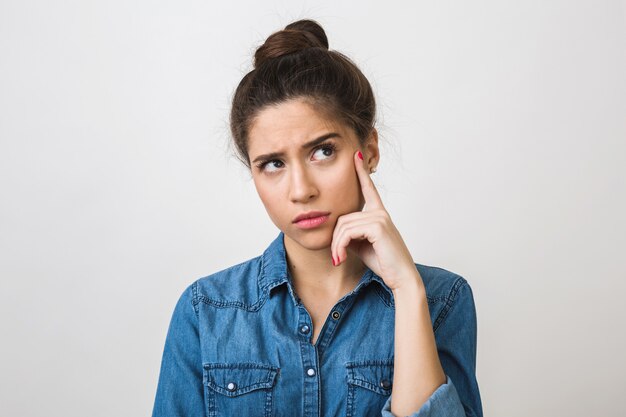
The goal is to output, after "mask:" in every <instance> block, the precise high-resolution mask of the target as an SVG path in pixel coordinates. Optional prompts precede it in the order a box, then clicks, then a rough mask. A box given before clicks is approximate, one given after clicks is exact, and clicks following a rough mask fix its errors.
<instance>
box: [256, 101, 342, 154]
mask: <svg viewBox="0 0 626 417" xmlns="http://www.w3.org/2000/svg"><path fill="white" fill-rule="evenodd" d="M331 132H336V133H337V134H338V135H339V137H340V139H341V138H343V139H347V140H349V139H350V134H351V129H349V128H347V126H345V125H344V123H342V122H340V121H339V120H338V119H337V118H333V117H330V116H329V115H327V113H326V112H321V111H319V110H317V109H316V108H315V106H313V105H311V104H309V103H307V102H306V101H304V100H290V101H286V102H283V103H280V104H276V105H272V106H268V107H267V108H265V109H263V110H261V111H260V112H259V114H258V115H257V116H256V117H255V119H254V121H253V122H252V124H251V127H250V131H249V135H248V153H249V155H250V157H253V156H254V154H255V153H261V152H267V151H268V148H279V147H280V148H285V147H287V148H291V147H300V146H301V145H302V144H304V143H306V142H309V141H311V140H314V139H316V138H318V137H320V136H322V135H325V134H328V133H331ZM269 150H270V151H272V152H273V151H278V149H277V150H274V149H269Z"/></svg>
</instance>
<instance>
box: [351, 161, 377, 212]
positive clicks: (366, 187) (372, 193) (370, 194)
mask: <svg viewBox="0 0 626 417" xmlns="http://www.w3.org/2000/svg"><path fill="white" fill-rule="evenodd" d="M354 165H355V166H356V174H357V177H358V178H359V183H360V184H361V192H362V193H363V198H364V199H365V205H366V206H367V208H369V209H372V208H384V206H383V201H382V200H381V199H380V195H379V194H378V190H377V189H376V186H375V185H374V181H372V178H370V174H369V172H367V170H366V169H365V161H364V160H363V154H362V153H361V151H357V152H356V153H355V154H354Z"/></svg>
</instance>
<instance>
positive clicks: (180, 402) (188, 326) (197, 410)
mask: <svg viewBox="0 0 626 417" xmlns="http://www.w3.org/2000/svg"><path fill="white" fill-rule="evenodd" d="M194 285H195V284H192V285H190V286H189V287H188V288H187V289H186V290H185V291H184V292H183V294H182V295H181V297H180V298H179V300H178V302H177V304H176V307H175V308H174V313H173V314H172V319H171V321H170V325H169V329H168V331H167V336H166V339H165V347H164V349H163V358H162V360H161V370H160V373H159V382H158V385H157V391H156V398H155V401H154V408H153V411H152V417H165V416H167V417H175V416H177V417H183V416H185V417H200V416H205V415H206V413H205V407H204V384H203V381H202V363H201V361H202V360H201V356H200V338H199V333H198V315H197V312H196V306H195V304H194V303H193V300H194V296H193V295H194V294H193V291H194V288H195V287H194Z"/></svg>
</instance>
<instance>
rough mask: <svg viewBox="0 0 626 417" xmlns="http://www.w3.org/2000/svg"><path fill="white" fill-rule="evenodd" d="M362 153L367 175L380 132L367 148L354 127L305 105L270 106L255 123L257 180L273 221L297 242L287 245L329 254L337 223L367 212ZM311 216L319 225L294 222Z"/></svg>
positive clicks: (252, 147)
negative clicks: (360, 175) (360, 178)
mask: <svg viewBox="0 0 626 417" xmlns="http://www.w3.org/2000/svg"><path fill="white" fill-rule="evenodd" d="M357 150H361V152H362V153H363V155H364V158H365V162H360V163H365V164H366V169H368V168H369V167H372V166H376V165H377V162H378V138H377V136H376V132H375V131H374V133H373V134H372V136H371V137H370V140H369V141H368V144H367V145H366V146H365V147H361V145H360V144H359V141H358V139H357V137H356V134H355V133H354V131H353V130H352V129H351V128H350V127H348V126H346V125H344V124H343V123H341V122H339V121H338V120H335V119H334V118H331V117H328V116H327V115H325V114H323V113H321V112H319V111H317V110H316V109H315V108H314V107H313V106H312V105H310V104H308V103H307V102H306V101H304V100H301V99H294V100H289V101H286V102H283V103H281V104H278V105H274V106H269V107H267V108H265V109H263V110H262V111H261V112H260V113H259V114H258V115H257V117H256V118H255V119H254V122H253V123H252V126H251V129H250V133H249V139H248V155H249V157H250V167H251V171H252V178H253V180H254V184H255V186H256V189H257V192H258V193H259V197H260V198H261V201H263V204H264V206H265V209H266V210H267V213H268V214H269V216H270V218H271V219H272V221H273V222H274V224H275V225H276V227H278V228H279V229H280V230H281V231H282V232H283V233H284V234H285V240H288V239H289V240H291V241H292V242H285V244H286V245H287V244H290V243H296V244H298V245H300V246H302V247H304V248H306V249H310V250H319V249H324V248H327V247H329V246H330V244H331V241H332V236H333V229H334V227H335V224H336V222H337V218H338V217H339V216H341V215H343V214H347V213H351V212H354V211H360V210H361V209H362V208H363V204H364V201H363V195H362V194H361V188H360V184H359V181H358V177H357V174H356V171H355V166H354V159H353V158H354V153H355V152H356V151H357ZM311 212H318V213H317V214H315V213H313V215H316V216H317V219H311V220H309V221H302V222H297V223H296V222H294V221H295V219H296V217H297V216H300V215H304V214H307V213H309V214H310V213H311ZM324 215H326V217H324ZM319 222H321V223H319ZM318 223H319V224H318Z"/></svg>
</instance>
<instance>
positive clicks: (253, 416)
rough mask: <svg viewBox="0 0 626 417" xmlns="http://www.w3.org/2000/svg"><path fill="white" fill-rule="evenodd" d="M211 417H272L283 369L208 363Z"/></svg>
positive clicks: (206, 397)
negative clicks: (274, 400)
mask: <svg viewBox="0 0 626 417" xmlns="http://www.w3.org/2000/svg"><path fill="white" fill-rule="evenodd" d="M203 368H204V369H203V373H204V375H203V380H204V385H205V394H206V396H205V399H206V402H207V404H206V406H207V414H208V416H209V417H217V416H220V417H222V416H224V417H226V416H237V415H240V416H250V417H271V416H272V414H273V413H272V400H273V396H274V385H275V383H276V379H277V376H278V373H279V368H277V367H273V366H269V365H264V364H258V363H249V362H246V363H207V364H204V366H203Z"/></svg>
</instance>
